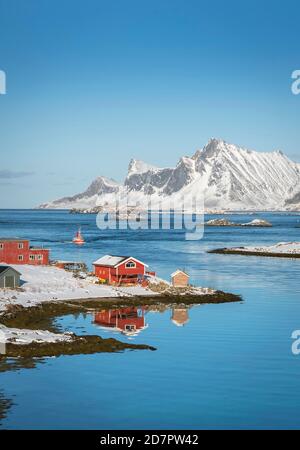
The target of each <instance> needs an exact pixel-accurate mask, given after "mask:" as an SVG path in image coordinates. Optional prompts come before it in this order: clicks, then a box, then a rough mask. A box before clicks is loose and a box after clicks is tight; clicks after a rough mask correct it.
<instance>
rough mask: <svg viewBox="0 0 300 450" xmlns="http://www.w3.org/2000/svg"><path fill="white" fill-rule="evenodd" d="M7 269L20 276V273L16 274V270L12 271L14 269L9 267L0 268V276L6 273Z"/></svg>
mask: <svg viewBox="0 0 300 450" xmlns="http://www.w3.org/2000/svg"><path fill="white" fill-rule="evenodd" d="M8 269H11V270H13V271H14V272H17V273H18V274H19V275H21V274H20V272H18V271H17V270H16V269H14V268H13V267H11V266H0V275H1V274H2V273H4V272H6V271H7V270H8Z"/></svg>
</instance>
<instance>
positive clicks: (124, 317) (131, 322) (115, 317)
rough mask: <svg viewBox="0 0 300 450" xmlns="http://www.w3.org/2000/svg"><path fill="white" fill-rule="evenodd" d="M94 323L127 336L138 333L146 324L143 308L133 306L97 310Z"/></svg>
mask: <svg viewBox="0 0 300 450" xmlns="http://www.w3.org/2000/svg"><path fill="white" fill-rule="evenodd" d="M94 323H95V324H97V325H100V326H101V327H103V328H107V329H110V330H114V331H119V332H120V333H124V334H126V335H129V336H130V335H131V336H132V335H135V334H137V333H139V332H140V331H142V330H144V329H145V328H147V326H148V325H146V320H145V309H144V308H136V307H134V306H133V307H128V308H120V309H109V310H103V311H100V312H97V313H95V316H94Z"/></svg>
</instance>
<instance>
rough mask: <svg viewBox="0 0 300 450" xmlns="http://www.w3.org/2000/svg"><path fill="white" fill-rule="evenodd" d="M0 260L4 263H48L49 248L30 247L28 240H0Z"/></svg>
mask: <svg viewBox="0 0 300 450" xmlns="http://www.w3.org/2000/svg"><path fill="white" fill-rule="evenodd" d="M0 262H1V263H6V264H32V265H47V264H49V250H48V249H39V248H31V247H30V244H29V241H28V240H22V239H20V240H11V241H9V240H1V239H0Z"/></svg>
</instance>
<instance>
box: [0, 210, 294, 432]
mask: <svg viewBox="0 0 300 450" xmlns="http://www.w3.org/2000/svg"><path fill="white" fill-rule="evenodd" d="M257 217H262V218H266V219H267V220H269V221H271V222H272V223H273V225H274V227H273V228H271V229H269V228H267V229H264V228H257V229H250V228H243V229H239V228H206V230H205V236H204V239H203V240H200V241H185V240H184V233H183V232H181V231H168V230H166V231H145V230H144V231H138V232H137V231H135V232H134V231H113V230H112V231H101V232H100V231H99V230H98V229H97V228H96V225H95V216H88V215H84V216H77V215H71V214H68V213H66V212H63V211H58V212H53V211H20V210H19V211H0V235H2V236H11V235H15V236H22V237H25V238H30V239H31V240H32V241H33V242H32V243H33V244H34V245H41V244H42V245H45V246H49V247H50V248H51V250H52V258H55V259H59V258H62V259H75V260H82V261H85V262H86V263H87V264H89V265H90V264H91V263H92V261H93V260H95V259H97V258H98V257H100V256H101V255H104V254H106V253H112V254H128V255H133V256H135V257H137V258H139V259H141V260H144V261H145V262H147V263H148V264H149V265H150V267H151V268H153V269H154V270H156V271H157V273H158V275H160V276H162V277H165V278H168V277H169V275H170V273H171V272H172V271H174V269H176V268H178V267H181V268H185V269H186V270H187V271H188V272H189V273H190V275H191V282H192V283H194V284H197V285H200V286H201V285H202V286H211V287H214V288H218V289H222V290H225V291H228V292H234V293H238V294H241V295H242V297H243V300H244V301H243V302H242V303H232V304H224V305H222V304H221V305H204V306H198V307H193V308H191V309H189V310H188V311H187V314H188V316H189V320H188V322H187V323H186V324H185V325H184V326H181V327H179V326H176V325H175V324H174V323H173V322H172V320H171V316H172V311H170V310H166V311H164V312H156V313H154V312H151V311H147V312H146V314H145V321H146V324H147V325H148V327H147V328H145V329H144V330H142V331H141V332H140V333H138V334H137V335H136V336H133V337H128V336H126V335H124V334H122V333H118V332H116V331H113V330H105V329H103V328H100V327H98V326H95V324H93V316H91V315H87V316H83V315H80V316H78V317H73V316H67V317H64V318H61V319H58V323H59V324H60V326H61V327H62V328H64V329H70V330H73V331H75V332H76V333H78V334H80V333H82V334H84V333H93V334H99V335H101V336H103V337H108V336H113V337H116V338H118V339H121V340H127V339H130V341H131V342H135V343H145V344H149V345H153V346H155V347H156V348H157V351H156V352H150V351H127V352H125V353H119V354H98V355H90V356H66V357H60V358H56V359H53V358H51V359H46V360H44V361H43V364H41V363H40V362H38V363H37V364H36V367H34V368H32V369H28V368H27V369H20V370H17V371H7V372H3V373H0V380H1V381H0V382H1V391H3V394H4V396H5V397H6V398H7V399H12V400H13V405H12V406H11V407H10V409H9V410H8V411H7V412H6V417H5V418H3V419H2V421H0V423H1V425H0V427H2V428H10V429H12V428H23V429H24V428H110V429H113V428H151V427H152V428H216V427H218V428H265V427H267V428H299V425H300V424H299V419H298V410H299V407H300V383H299V380H298V377H299V372H300V356H294V355H293V354H292V351H291V344H292V339H291V334H292V331H293V330H295V329H300V295H299V294H300V287H299V275H300V260H290V259H275V258H274V259H273V258H260V257H249V256H236V255H215V254H207V253H206V250H208V249H211V248H216V247H222V246H229V245H256V244H272V243H276V242H280V241H293V240H297V241H299V234H300V228H297V225H298V226H299V225H300V222H299V221H300V216H299V215H285V214H259V216H255V215H238V216H232V217H231V216H228V218H229V219H230V220H231V219H232V220H235V221H237V222H246V221H249V220H253V219H254V218H257ZM209 218H210V217H208V219H209ZM79 224H81V226H82V231H83V234H84V236H85V238H86V240H87V243H86V244H85V245H84V246H83V247H81V248H78V247H74V246H73V244H72V243H71V242H70V241H71V239H72V236H73V234H74V232H75V231H76V228H77V226H78V225H79Z"/></svg>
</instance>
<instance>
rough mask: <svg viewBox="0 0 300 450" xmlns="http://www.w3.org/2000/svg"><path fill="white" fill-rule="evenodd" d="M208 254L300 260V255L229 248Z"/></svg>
mask: <svg viewBox="0 0 300 450" xmlns="http://www.w3.org/2000/svg"><path fill="white" fill-rule="evenodd" d="M207 253H215V254H219V255H242V256H265V257H268V258H290V259H298V258H300V253H271V252H264V251H261V252H260V251H250V250H239V249H236V250H235V249H229V248H217V249H214V250H208V252H207Z"/></svg>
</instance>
